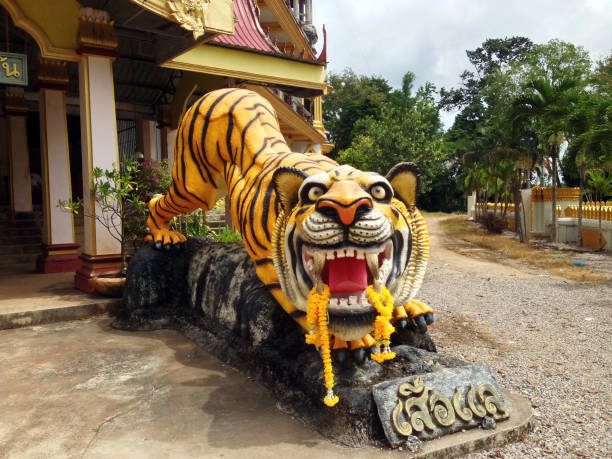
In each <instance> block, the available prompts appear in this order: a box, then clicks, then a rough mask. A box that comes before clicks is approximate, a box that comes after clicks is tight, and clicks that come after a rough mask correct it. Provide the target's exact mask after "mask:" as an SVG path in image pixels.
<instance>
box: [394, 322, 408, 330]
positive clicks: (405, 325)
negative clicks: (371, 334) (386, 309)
mask: <svg viewBox="0 0 612 459" xmlns="http://www.w3.org/2000/svg"><path fill="white" fill-rule="evenodd" d="M396 325H397V327H398V328H400V329H401V330H405V329H406V328H407V327H408V319H399V320H398V321H397V322H396Z"/></svg>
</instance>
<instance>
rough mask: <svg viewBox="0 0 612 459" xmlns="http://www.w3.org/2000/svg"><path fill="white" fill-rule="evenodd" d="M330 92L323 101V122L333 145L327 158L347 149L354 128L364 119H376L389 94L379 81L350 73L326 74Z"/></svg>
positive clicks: (376, 78)
mask: <svg viewBox="0 0 612 459" xmlns="http://www.w3.org/2000/svg"><path fill="white" fill-rule="evenodd" d="M329 84H330V85H331V86H332V87H333V88H334V89H333V91H332V92H331V93H330V94H329V95H328V96H327V97H326V98H325V99H324V100H323V121H324V123H325V127H326V128H327V129H328V131H329V137H330V141H331V142H333V143H334V144H335V147H334V150H333V152H332V153H331V156H332V157H333V156H335V154H337V152H338V151H340V150H343V149H345V148H347V147H348V146H349V145H350V144H351V142H352V140H353V138H354V137H355V136H356V134H357V133H358V131H357V130H356V124H357V122H358V121H359V120H361V119H363V118H366V117H373V118H378V117H379V115H380V112H381V110H382V107H383V105H384V104H385V103H386V101H387V99H388V97H389V94H390V92H391V86H389V83H387V81H386V80H385V79H383V78H381V77H377V76H372V77H367V76H363V75H361V76H358V75H356V74H355V72H353V71H352V70H351V69H345V70H344V71H343V72H342V73H341V74H334V73H330V75H329Z"/></svg>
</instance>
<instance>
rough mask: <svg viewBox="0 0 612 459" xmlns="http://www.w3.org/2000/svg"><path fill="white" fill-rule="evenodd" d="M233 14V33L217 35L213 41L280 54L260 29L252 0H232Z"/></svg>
mask: <svg viewBox="0 0 612 459" xmlns="http://www.w3.org/2000/svg"><path fill="white" fill-rule="evenodd" d="M234 14H235V16H236V25H235V29H234V35H218V36H216V37H215V38H213V40H212V41H213V42H217V43H223V44H226V45H231V46H237V47H241V48H249V49H252V50H256V51H264V52H268V53H274V54H280V51H279V50H278V48H276V47H275V46H274V45H272V43H271V42H270V40H269V39H268V37H267V36H266V35H265V34H264V32H263V30H262V29H261V26H260V25H259V20H258V19H257V11H256V9H255V5H253V2H252V0H234Z"/></svg>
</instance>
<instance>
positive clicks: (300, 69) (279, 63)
mask: <svg viewBox="0 0 612 459" xmlns="http://www.w3.org/2000/svg"><path fill="white" fill-rule="evenodd" d="M163 66H164V67H168V68H174V69H180V70H187V71H192V72H202V73H208V74H212V75H223V76H229V77H234V78H242V79H249V80H253V81H262V82H266V83H276V84H285V85H289V86H298V87H302V88H312V89H321V90H325V89H326V88H327V83H326V82H325V78H326V74H325V66H323V65H318V64H315V63H312V64H310V63H307V62H301V61H297V60H292V59H283V58H280V57H274V56H267V55H263V54H259V53H252V52H247V51H240V50H236V49H230V48H225V47H222V46H215V45H206V44H205V45H202V46H198V47H196V48H193V49H191V50H189V51H187V52H186V53H183V54H181V55H180V56H177V57H175V58H174V59H172V60H171V61H168V62H167V63H166V64H164V65H163Z"/></svg>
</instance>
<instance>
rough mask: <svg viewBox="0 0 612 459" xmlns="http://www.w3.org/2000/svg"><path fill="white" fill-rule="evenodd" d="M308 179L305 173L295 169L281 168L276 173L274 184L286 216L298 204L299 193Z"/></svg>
mask: <svg viewBox="0 0 612 459" xmlns="http://www.w3.org/2000/svg"><path fill="white" fill-rule="evenodd" d="M306 177H308V175H307V174H306V173H305V172H302V171H301V170H299V169H296V168H295V167H279V168H278V169H276V170H275V171H274V175H273V176H272V183H273V184H274V189H275V191H276V194H277V195H278V197H279V199H280V201H281V205H282V206H283V210H284V211H285V213H286V214H288V213H289V212H291V209H293V207H295V205H296V204H297V202H298V191H299V190H300V186H302V182H304V179H305V178H306Z"/></svg>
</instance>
